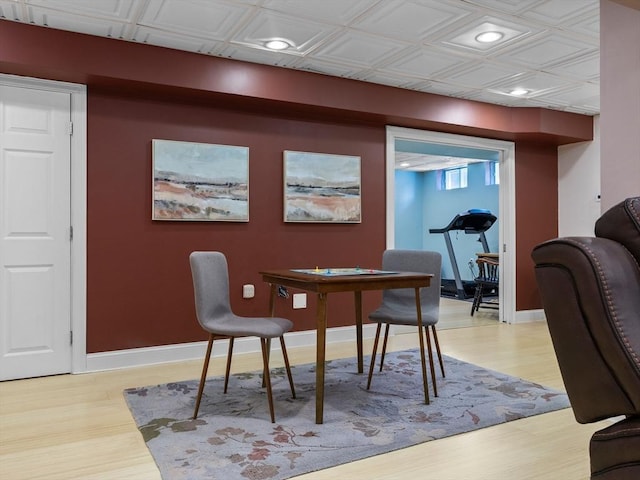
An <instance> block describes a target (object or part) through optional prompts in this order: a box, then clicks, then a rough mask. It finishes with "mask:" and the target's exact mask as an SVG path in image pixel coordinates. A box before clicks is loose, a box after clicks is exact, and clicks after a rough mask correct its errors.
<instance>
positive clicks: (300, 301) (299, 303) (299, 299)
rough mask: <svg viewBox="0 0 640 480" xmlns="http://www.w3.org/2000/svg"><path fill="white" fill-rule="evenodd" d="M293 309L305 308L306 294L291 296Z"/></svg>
mask: <svg viewBox="0 0 640 480" xmlns="http://www.w3.org/2000/svg"><path fill="white" fill-rule="evenodd" d="M293 308H296V309H297V308H307V294H306V293H294V294H293Z"/></svg>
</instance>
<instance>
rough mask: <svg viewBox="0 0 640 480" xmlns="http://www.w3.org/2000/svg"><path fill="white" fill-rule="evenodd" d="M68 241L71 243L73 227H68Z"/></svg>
mask: <svg viewBox="0 0 640 480" xmlns="http://www.w3.org/2000/svg"><path fill="white" fill-rule="evenodd" d="M69 241H70V242H71V241H73V226H71V227H69Z"/></svg>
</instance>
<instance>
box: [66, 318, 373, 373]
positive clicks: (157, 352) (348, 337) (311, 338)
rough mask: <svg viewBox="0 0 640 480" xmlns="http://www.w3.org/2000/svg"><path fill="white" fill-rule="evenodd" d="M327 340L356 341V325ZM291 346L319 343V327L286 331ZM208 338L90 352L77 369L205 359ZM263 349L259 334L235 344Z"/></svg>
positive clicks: (244, 349)
mask: <svg viewBox="0 0 640 480" xmlns="http://www.w3.org/2000/svg"><path fill="white" fill-rule="evenodd" d="M375 328H376V325H375V324H366V325H363V329H362V336H363V338H373V337H374V335H375ZM326 338H327V344H330V343H339V342H355V340H356V328H355V326H349V327H335V328H329V329H327V334H326ZM285 340H286V342H287V349H289V348H295V347H308V346H315V344H316V331H315V330H306V331H303V332H291V333H287V334H286V335H285ZM227 347H228V341H227V340H221V341H219V342H215V343H214V345H213V354H212V355H213V356H214V357H223V356H225V355H226V354H227ZM206 348H207V342H192V343H180V344H175V345H163V346H159V347H144V348H132V349H127V350H115V351H112V352H100V353H90V354H88V355H87V361H86V370H82V371H74V372H73V373H88V372H98V371H102V370H114V369H120V368H131V367H141V366H144V365H154V364H158V363H169V362H182V361H185V360H201V359H202V358H203V357H204V354H205V352H206ZM272 348H273V349H274V350H276V349H279V348H280V342H273V347H272ZM259 351H260V343H259V342H258V339H257V338H239V339H237V340H236V341H235V344H234V353H255V352H259Z"/></svg>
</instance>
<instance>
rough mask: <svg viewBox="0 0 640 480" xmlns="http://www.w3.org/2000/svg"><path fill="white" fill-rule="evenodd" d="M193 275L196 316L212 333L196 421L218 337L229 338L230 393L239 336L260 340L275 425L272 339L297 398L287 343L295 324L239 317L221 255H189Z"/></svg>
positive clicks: (272, 420)
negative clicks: (270, 362)
mask: <svg viewBox="0 0 640 480" xmlns="http://www.w3.org/2000/svg"><path fill="white" fill-rule="evenodd" d="M189 262H190V264H191V274H192V276H193V290H194V294H195V306H196V316H197V318H198V322H199V323H200V326H202V328H203V329H204V330H205V331H207V332H209V345H208V346H207V353H206V356H205V358H204V365H203V367H202V376H201V377H200V387H199V388H198V396H197V398H196V405H195V409H194V412H193V418H194V419H195V418H196V417H197V416H198V409H199V408H200V400H201V399H202V392H203V390H204V384H205V382H206V379H207V370H208V368H209V358H210V357H211V349H212V347H213V341H214V340H215V339H218V338H229V350H228V353H227V368H226V371H225V378H224V393H227V385H228V382H229V371H230V369H231V357H232V354H233V341H234V339H235V338H236V337H251V336H253V337H258V338H259V339H260V346H261V348H262V361H263V365H264V377H263V378H264V384H265V385H266V387H267V397H268V399H269V413H270V414H271V422H275V414H274V408H273V395H272V392H271V378H270V375H269V350H270V346H271V339H272V338H279V339H280V345H281V347H282V355H283V357H284V363H285V366H286V370H287V376H288V377H289V385H290V386H291V395H292V396H293V398H295V397H296V393H295V389H294V386H293V377H292V376H291V367H290V366H289V358H288V356H287V349H286V346H285V343H284V334H285V332H288V331H289V330H291V327H292V326H293V323H292V322H291V321H290V320H287V319H285V318H277V317H240V316H238V315H235V314H234V313H233V312H232V311H231V305H230V302H229V272H228V267H227V259H226V257H225V256H224V254H222V253H220V252H193V253H191V255H190V256H189Z"/></svg>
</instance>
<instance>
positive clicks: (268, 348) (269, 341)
mask: <svg viewBox="0 0 640 480" xmlns="http://www.w3.org/2000/svg"><path fill="white" fill-rule="evenodd" d="M266 341H267V359H268V358H270V357H271V339H270V338H267V339H266ZM265 381H266V380H265V379H264V376H263V377H262V388H264V387H265V386H266V384H265Z"/></svg>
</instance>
